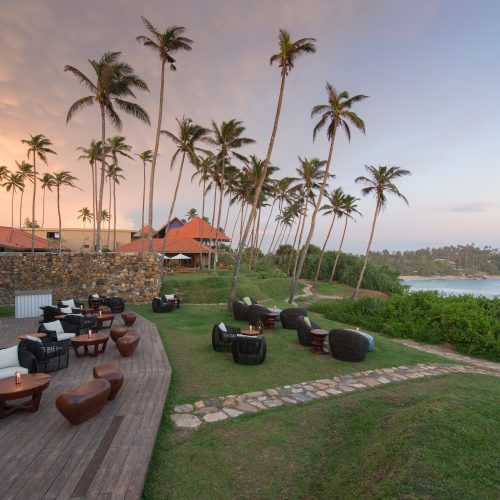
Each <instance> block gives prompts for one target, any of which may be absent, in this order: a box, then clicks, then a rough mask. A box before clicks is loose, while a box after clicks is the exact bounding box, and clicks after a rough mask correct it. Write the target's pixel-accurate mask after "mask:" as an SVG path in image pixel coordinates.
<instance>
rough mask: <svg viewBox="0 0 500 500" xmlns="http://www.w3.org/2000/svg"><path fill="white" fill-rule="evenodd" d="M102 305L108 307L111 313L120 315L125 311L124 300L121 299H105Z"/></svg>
mask: <svg viewBox="0 0 500 500" xmlns="http://www.w3.org/2000/svg"><path fill="white" fill-rule="evenodd" d="M103 305H105V306H108V307H109V308H110V309H111V312H112V313H122V312H123V311H125V299H122V298H121V297H106V298H105V299H104V301H103Z"/></svg>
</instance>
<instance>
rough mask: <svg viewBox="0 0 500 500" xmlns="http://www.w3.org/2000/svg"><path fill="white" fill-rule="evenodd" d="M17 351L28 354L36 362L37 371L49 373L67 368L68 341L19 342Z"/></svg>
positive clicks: (28, 340)
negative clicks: (23, 351)
mask: <svg viewBox="0 0 500 500" xmlns="http://www.w3.org/2000/svg"><path fill="white" fill-rule="evenodd" d="M19 349H21V350H25V351H28V352H30V353H31V354H32V355H33V356H34V357H35V358H36V360H37V362H38V371H39V372H41V373H49V372H53V371H56V370H60V369H61V368H67V367H68V359H69V346H68V341H63V342H53V341H52V340H47V339H40V342H38V341H35V340H30V339H26V340H21V342H20V343H19Z"/></svg>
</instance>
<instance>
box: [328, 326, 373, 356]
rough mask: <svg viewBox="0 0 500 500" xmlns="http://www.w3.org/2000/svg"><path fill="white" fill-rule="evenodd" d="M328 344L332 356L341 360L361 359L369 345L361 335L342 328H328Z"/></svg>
mask: <svg viewBox="0 0 500 500" xmlns="http://www.w3.org/2000/svg"><path fill="white" fill-rule="evenodd" d="M328 344H329V345H330V352H331V354H332V356H333V357H334V358H335V359H340V360H341V361H363V359H364V358H365V355H366V353H367V352H368V348H369V346H370V344H369V342H368V339H367V338H366V337H364V336H363V335H360V334H359V333H357V332H353V331H350V330H342V329H335V330H330V332H329V334H328Z"/></svg>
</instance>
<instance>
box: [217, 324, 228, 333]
mask: <svg viewBox="0 0 500 500" xmlns="http://www.w3.org/2000/svg"><path fill="white" fill-rule="evenodd" d="M218 327H219V330H220V331H221V332H224V333H227V328H226V325H225V324H224V323H222V322H220V323H219V325H218Z"/></svg>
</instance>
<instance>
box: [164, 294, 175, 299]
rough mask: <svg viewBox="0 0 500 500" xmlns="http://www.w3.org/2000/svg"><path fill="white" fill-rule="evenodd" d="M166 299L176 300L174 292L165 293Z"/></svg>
mask: <svg viewBox="0 0 500 500" xmlns="http://www.w3.org/2000/svg"><path fill="white" fill-rule="evenodd" d="M165 300H175V294H173V293H166V294H165Z"/></svg>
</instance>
